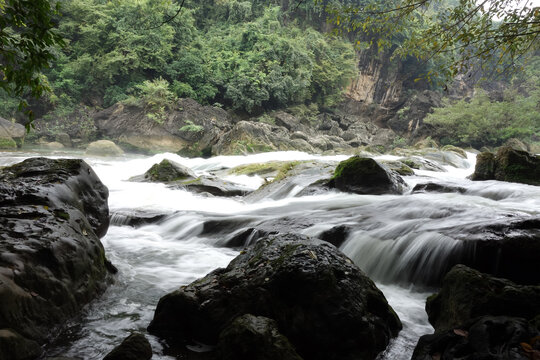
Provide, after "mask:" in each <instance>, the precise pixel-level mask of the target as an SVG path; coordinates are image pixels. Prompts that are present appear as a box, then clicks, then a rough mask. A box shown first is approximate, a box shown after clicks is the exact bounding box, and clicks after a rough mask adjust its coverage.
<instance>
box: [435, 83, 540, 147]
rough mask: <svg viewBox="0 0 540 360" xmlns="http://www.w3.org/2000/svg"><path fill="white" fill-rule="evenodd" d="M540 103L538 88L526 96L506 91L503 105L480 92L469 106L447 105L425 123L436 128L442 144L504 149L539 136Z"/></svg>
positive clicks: (461, 102) (464, 102) (461, 103)
mask: <svg viewBox="0 0 540 360" xmlns="http://www.w3.org/2000/svg"><path fill="white" fill-rule="evenodd" d="M537 84H538V83H537ZM539 102H540V87H538V85H537V86H536V89H535V90H532V91H530V92H529V93H528V94H527V95H523V94H519V93H517V92H516V90H515V89H510V90H507V91H506V92H505V94H504V100H503V101H493V100H491V99H490V98H489V97H488V95H487V94H486V93H485V92H483V91H480V90H479V91H478V94H476V96H474V98H473V99H472V100H471V101H470V102H467V101H465V100H461V101H458V102H455V103H448V102H447V103H446V104H445V105H446V106H445V107H442V108H438V109H435V111H434V112H433V113H432V114H430V115H428V116H427V117H426V119H425V120H424V122H426V123H427V124H431V125H433V126H434V136H436V137H438V138H440V139H441V140H440V141H441V143H442V144H453V145H458V146H473V147H476V148H481V147H482V146H499V145H502V144H503V143H504V142H506V141H507V140H508V139H510V138H518V139H521V140H525V141H531V139H534V138H538V136H540V112H539V111H538V104H539Z"/></svg>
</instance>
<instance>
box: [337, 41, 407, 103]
mask: <svg viewBox="0 0 540 360" xmlns="http://www.w3.org/2000/svg"><path fill="white" fill-rule="evenodd" d="M401 69H402V64H401V62H399V61H393V62H392V61H390V57H389V56H388V54H387V53H381V54H378V53H377V51H376V50H365V51H361V52H358V75H357V77H356V78H355V79H353V81H352V82H351V84H350V85H349V87H348V89H347V91H346V96H347V97H348V98H350V99H352V100H354V101H358V102H363V103H366V104H372V103H375V104H379V105H381V106H382V107H385V108H392V107H395V106H396V105H397V104H399V102H400V98H401V94H402V91H403V81H402V79H401V78H400V71H401Z"/></svg>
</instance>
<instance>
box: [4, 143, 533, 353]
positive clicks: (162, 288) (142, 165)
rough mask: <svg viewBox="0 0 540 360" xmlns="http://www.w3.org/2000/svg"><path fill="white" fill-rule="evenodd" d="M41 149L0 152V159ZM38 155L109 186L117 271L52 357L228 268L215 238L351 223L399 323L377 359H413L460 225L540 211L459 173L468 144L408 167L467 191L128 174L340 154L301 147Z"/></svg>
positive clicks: (103, 347) (98, 340)
mask: <svg viewBox="0 0 540 360" xmlns="http://www.w3.org/2000/svg"><path fill="white" fill-rule="evenodd" d="M40 154H41V155H42V154H43V153H32V152H24V153H23V152H19V153H2V156H0V166H1V165H8V164H12V163H15V162H18V161H21V160H23V159H24V158H26V157H31V156H38V155H40ZM46 155H47V156H52V157H82V158H84V159H85V160H86V161H87V162H88V163H89V164H90V165H91V166H92V167H93V169H94V170H95V171H96V173H97V174H98V176H99V177H100V178H101V180H102V181H103V182H104V183H105V184H106V185H107V186H108V188H109V191H110V197H109V207H110V211H111V214H112V222H111V223H112V224H111V226H110V228H109V231H108V233H107V235H106V236H105V237H104V238H103V239H102V242H103V245H104V247H105V249H106V252H107V256H108V258H109V259H110V260H111V261H112V262H113V264H115V265H116V266H117V267H118V269H119V273H118V275H117V276H116V278H115V282H114V283H113V284H112V285H111V286H110V287H109V288H108V290H107V291H106V292H105V293H104V294H103V296H102V297H101V298H100V299H98V300H96V301H94V302H93V303H92V304H90V305H89V306H88V307H87V308H86V309H85V311H84V313H83V315H82V316H81V318H80V319H75V320H74V321H73V323H72V324H69V325H68V326H67V328H66V330H65V331H64V332H63V333H62V334H61V335H60V337H59V339H58V340H57V341H56V342H55V343H54V346H52V347H51V348H49V349H48V353H47V355H48V356H69V357H75V358H81V359H101V358H103V356H104V355H105V354H107V353H108V352H109V351H110V350H111V349H112V348H113V347H114V346H116V345H118V344H119V343H120V342H121V340H122V339H123V338H125V337H126V336H127V335H129V333H130V332H131V331H133V330H139V331H143V332H144V331H145V328H146V326H148V324H149V322H150V320H151V319H152V316H153V311H154V309H155V306H156V304H157V302H158V300H159V298H160V297H161V296H163V295H165V294H166V293H168V292H170V291H172V290H175V289H176V288H178V287H179V286H181V285H185V284H188V283H190V282H191V281H193V280H195V279H197V278H199V277H202V276H204V275H205V274H206V273H208V272H210V271H211V270H213V269H215V268H217V267H224V266H226V265H227V264H228V262H229V261H230V260H232V259H233V258H234V257H235V256H236V255H237V254H238V251H237V250H235V249H231V248H227V247H223V245H224V244H225V243H226V242H227V241H228V240H230V239H231V238H232V237H233V236H234V235H235V234H238V233H240V232H242V231H249V230H248V229H251V228H264V229H274V230H279V231H295V232H299V233H303V234H306V235H310V236H317V235H319V234H320V233H321V232H323V231H325V230H328V229H330V228H332V227H334V226H336V225H347V226H349V227H350V229H351V231H350V233H349V235H348V237H347V239H346V241H345V242H344V244H343V245H342V246H341V250H342V251H343V252H344V253H345V254H347V255H348V256H349V257H351V258H352V259H353V260H354V261H355V263H356V264H357V265H358V266H359V267H360V268H361V269H363V270H364V271H365V272H366V273H367V274H368V275H369V276H370V277H371V278H372V279H374V280H375V281H376V282H377V284H378V286H379V287H380V288H381V290H382V291H383V292H384V294H385V296H386V297H387V299H388V301H389V303H390V304H391V306H392V307H393V308H394V309H395V311H396V312H397V313H398V315H399V317H400V318H401V320H402V322H403V325H404V329H403V331H402V332H401V333H400V335H399V337H398V338H397V339H395V340H394V341H393V342H392V344H391V345H390V346H389V348H388V349H387V350H386V351H385V352H384V353H383V354H381V355H380V359H409V358H410V357H411V354H412V351H413V349H414V346H415V345H416V342H417V340H418V338H419V336H421V335H423V334H427V333H431V332H432V331H433V329H432V327H431V326H430V325H429V323H428V321H427V315H426V313H425V311H424V303H425V299H426V297H427V296H429V295H430V294H431V292H433V291H434V289H433V288H429V287H428V285H430V284H432V283H433V282H434V281H435V280H437V279H439V278H440V274H441V273H443V272H444V271H446V270H447V269H448V267H449V266H451V265H452V264H451V260H450V259H452V256H453V254H454V255H455V254H459V252H460V251H464V250H463V249H462V247H463V242H462V241H460V240H458V238H459V236H458V235H460V234H462V233H463V231H464V229H468V228H472V227H474V226H481V225H482V224H490V223H492V222H496V221H500V220H501V219H507V218H508V217H512V218H526V217H530V216H538V215H539V214H540V187H533V186H527V185H520V184H510V183H503V182H497V181H486V182H472V181H470V180H467V179H466V176H467V175H469V174H470V173H472V171H473V169H474V162H475V156H474V155H473V154H468V155H469V157H468V159H467V161H465V162H464V164H463V166H462V167H461V168H455V167H451V166H445V168H446V170H447V171H446V172H432V171H416V173H415V175H414V176H407V177H404V178H405V180H406V182H407V184H408V185H409V186H410V188H411V189H412V187H413V186H414V185H416V184H418V183H425V182H436V183H439V184H445V185H450V186H458V187H461V188H464V189H465V191H464V192H463V193H414V194H412V193H410V192H409V193H407V194H405V195H401V196H397V195H381V196H370V195H353V194H346V193H339V192H329V193H324V194H318V195H309V196H295V195H297V194H298V193H299V192H300V190H301V189H302V188H303V187H304V186H306V185H308V184H309V181H311V180H312V179H310V178H309V177H308V178H306V179H304V180H302V178H299V179H296V180H295V183H294V184H292V185H290V184H289V185H287V186H283V187H281V188H278V189H274V191H273V192H271V193H269V194H267V196H265V197H263V198H262V199H257V198H252V199H251V200H249V198H246V199H243V198H220V197H212V196H204V195H201V194H193V193H190V192H187V191H184V190H181V189H171V188H168V187H167V186H165V185H163V184H155V183H138V182H130V181H129V178H130V177H132V176H135V175H139V174H142V173H144V172H145V171H146V170H148V169H149V168H150V167H151V166H152V165H153V164H155V163H158V162H160V161H161V160H162V159H164V158H167V159H171V160H174V161H176V162H179V163H181V164H183V165H186V166H188V167H190V168H191V169H192V170H194V171H195V172H197V173H198V174H206V173H210V172H215V171H218V173H219V174H227V172H226V171H223V169H227V168H232V167H234V166H237V165H241V164H248V163H259V162H265V161H270V160H287V161H291V160H310V161H318V162H323V163H328V164H334V165H335V164H336V163H337V162H338V161H341V160H343V159H345V158H346V156H325V157H323V156H313V155H308V154H305V153H300V152H277V153H265V154H259V155H251V156H220V157H214V158H211V159H186V158H182V157H179V156H177V155H174V154H160V155H156V156H153V157H143V156H123V157H119V158H91V157H87V156H84V155H83V154H82V153H64V154H63V153H48V154H46ZM383 158H384V159H386V160H388V159H390V160H391V159H393V158H392V157H388V156H386V157H383ZM222 176H224V177H225V178H226V179H227V180H229V181H234V182H236V183H239V184H242V185H243V186H245V187H247V188H251V189H256V188H258V187H259V186H260V185H261V184H263V183H264V179H262V178H261V177H258V176H252V177H248V176H234V175H222ZM254 199H255V200H254ZM133 215H137V216H155V215H159V216H160V217H161V218H162V219H161V220H160V221H159V222H158V223H155V224H149V225H144V226H140V227H137V228H134V227H132V226H128V225H125V224H126V223H127V219H129V218H130V217H131V216H133ZM247 241H248V242H249V236H248V237H247ZM148 338H149V339H150V341H151V343H152V347H153V350H154V353H155V354H154V359H172V358H170V357H167V356H164V355H162V346H161V344H160V343H159V341H158V339H156V338H154V337H152V336H149V335H148Z"/></svg>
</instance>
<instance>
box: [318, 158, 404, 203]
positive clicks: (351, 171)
mask: <svg viewBox="0 0 540 360" xmlns="http://www.w3.org/2000/svg"><path fill="white" fill-rule="evenodd" d="M328 186H329V187H331V188H336V189H338V190H341V191H347V192H353V193H357V194H372V195H380V194H402V193H403V189H404V187H405V182H404V181H403V179H402V178H401V177H400V176H399V175H396V174H393V173H391V172H389V171H387V170H386V169H385V168H384V167H382V166H381V165H379V163H377V162H376V161H375V160H373V159H371V158H367V157H360V156H353V157H351V158H349V159H347V160H345V161H342V162H340V163H339V164H338V166H337V167H336V170H335V172H334V177H333V178H332V180H330V182H329V183H328Z"/></svg>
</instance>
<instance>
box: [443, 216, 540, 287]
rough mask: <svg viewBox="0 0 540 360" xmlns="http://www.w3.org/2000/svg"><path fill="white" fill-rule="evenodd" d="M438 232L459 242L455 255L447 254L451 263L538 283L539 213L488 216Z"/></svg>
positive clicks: (519, 281)
mask: <svg viewBox="0 0 540 360" xmlns="http://www.w3.org/2000/svg"><path fill="white" fill-rule="evenodd" d="M447 231H448V233H447ZM441 232H442V233H443V234H444V233H447V234H448V236H451V237H453V238H454V239H456V240H461V241H462V242H463V246H462V247H461V249H460V252H459V253H460V255H459V256H454V255H452V256H448V257H447V260H448V261H450V262H451V263H453V264H464V265H467V266H469V267H472V268H474V269H476V270H478V271H481V272H484V273H488V274H491V275H493V276H497V277H502V278H506V279H510V280H511V281H513V282H516V283H518V284H529V285H540V271H539V265H538V259H539V258H540V241H538V239H540V218H539V217H532V218H531V217H526V218H522V219H520V218H517V219H505V218H503V219H498V220H489V221H488V222H486V223H472V224H469V225H465V226H462V227H461V228H460V229H459V232H456V231H453V230H451V229H441Z"/></svg>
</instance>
